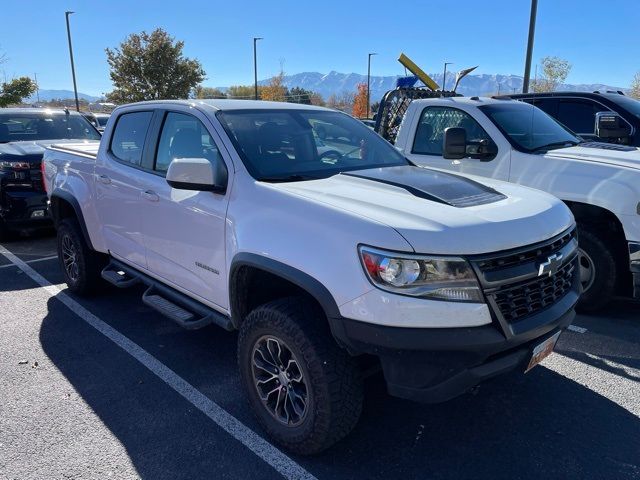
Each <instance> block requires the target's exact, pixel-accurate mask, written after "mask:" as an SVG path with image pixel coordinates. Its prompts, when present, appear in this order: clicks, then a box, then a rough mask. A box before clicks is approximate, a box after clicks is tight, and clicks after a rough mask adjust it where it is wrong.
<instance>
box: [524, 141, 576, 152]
mask: <svg viewBox="0 0 640 480" xmlns="http://www.w3.org/2000/svg"><path fill="white" fill-rule="evenodd" d="M579 143H580V142H574V141H573V140H566V141H564V142H553V143H548V144H546V145H541V146H539V147H536V148H534V149H533V150H531V152H539V151H540V150H553V149H554V148H562V147H575V146H576V145H578V144H579Z"/></svg>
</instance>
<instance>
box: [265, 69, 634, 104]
mask: <svg viewBox="0 0 640 480" xmlns="http://www.w3.org/2000/svg"><path fill="white" fill-rule="evenodd" d="M429 75H430V76H431V78H433V80H435V82H436V83H438V84H439V85H441V84H442V77H443V74H442V73H432V74H429ZM398 78H400V75H395V76H371V99H372V102H373V101H375V100H376V99H380V98H382V96H383V95H384V94H385V92H387V91H388V90H391V89H393V88H395V87H396V80H397V79H398ZM268 82H269V80H268V79H267V80H261V81H259V82H258V83H259V84H261V85H265V84H267V83H268ZM454 82H455V72H447V85H446V87H447V88H448V89H451V88H453V85H454ZM359 83H367V76H366V75H362V74H359V73H340V72H335V71H332V72H329V73H327V74H323V73H318V72H304V73H296V74H295V75H287V76H285V77H284V84H285V85H286V86H287V87H289V88H293V87H301V88H304V89H307V90H311V91H314V92H317V93H319V94H320V95H322V96H323V97H324V98H325V99H327V98H328V97H329V96H330V95H331V94H336V95H339V94H340V93H342V92H344V91H348V92H355V91H356V89H357V85H358V84H359ZM522 83H523V78H522V77H521V76H519V75H490V74H479V75H473V74H470V75H467V76H466V77H464V78H463V79H462V80H461V81H460V86H459V87H458V92H459V93H461V94H463V95H495V94H496V93H502V94H508V93H514V92H521V91H522ZM558 90H573V91H581V92H592V91H594V90H601V91H602V90H623V89H622V88H620V87H614V86H610V85H604V84H564V85H561V86H560V88H559V89H558Z"/></svg>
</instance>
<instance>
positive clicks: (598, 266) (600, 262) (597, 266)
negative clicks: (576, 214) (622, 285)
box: [577, 226, 618, 312]
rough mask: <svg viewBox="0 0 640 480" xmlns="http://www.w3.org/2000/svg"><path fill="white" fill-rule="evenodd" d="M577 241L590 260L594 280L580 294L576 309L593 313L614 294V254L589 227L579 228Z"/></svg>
mask: <svg viewBox="0 0 640 480" xmlns="http://www.w3.org/2000/svg"><path fill="white" fill-rule="evenodd" d="M578 241H579V245H580V249H582V250H584V251H585V252H586V254H587V255H588V256H589V257H590V258H591V260H592V263H593V269H594V278H593V283H592V284H591V286H590V287H589V288H588V289H587V290H586V291H584V292H583V293H582V296H581V297H580V301H579V302H578V306H577V309H578V311H580V312H593V311H596V310H599V309H601V308H603V307H604V306H606V305H607V304H608V303H609V302H610V301H611V299H612V298H613V296H614V294H615V287H616V276H617V273H618V268H617V264H616V259H615V253H614V250H613V247H612V244H611V242H607V241H606V240H604V239H603V238H602V237H601V235H599V234H598V233H596V231H595V229H594V228H593V227H590V226H581V227H579V230H578ZM581 261H583V260H582V259H581Z"/></svg>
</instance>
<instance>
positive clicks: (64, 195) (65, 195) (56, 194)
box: [51, 188, 95, 250]
mask: <svg viewBox="0 0 640 480" xmlns="http://www.w3.org/2000/svg"><path fill="white" fill-rule="evenodd" d="M55 198H59V199H60V200H64V201H65V202H67V203H68V204H69V205H71V207H72V208H73V211H74V212H75V214H76V219H77V220H78V224H79V225H80V231H82V236H83V238H84V241H85V242H87V246H88V247H89V248H90V249H91V250H95V249H94V248H93V244H92V243H91V238H90V237H89V231H88V230H87V225H86V223H85V221H84V215H83V214H82V208H80V203H79V202H78V200H76V198H75V197H74V196H73V195H71V194H70V193H69V192H66V191H64V190H61V189H59V188H56V189H54V190H53V192H51V217H52V218H53V224H54V225H55V226H56V227H57V226H58V224H59V223H60V218H59V215H58V212H57V211H56V210H57V209H56V208H54V207H53V205H54V202H53V200H54V199H55Z"/></svg>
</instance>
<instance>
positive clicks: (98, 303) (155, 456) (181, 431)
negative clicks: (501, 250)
mask: <svg viewBox="0 0 640 480" xmlns="http://www.w3.org/2000/svg"><path fill="white" fill-rule="evenodd" d="M139 294H140V292H136V291H135V289H133V290H132V291H131V292H120V293H118V295H119V297H118V299H117V300H115V297H114V296H112V295H111V296H108V297H107V296H104V297H98V298H96V299H91V300H85V299H78V301H79V302H81V303H82V304H83V305H84V306H85V307H86V308H89V309H90V310H91V311H92V313H94V314H95V315H97V316H98V317H99V318H101V319H102V320H103V321H105V322H107V323H108V324H109V325H111V326H112V327H113V328H115V329H116V330H118V331H119V332H120V333H122V334H123V335H125V336H127V337H128V338H129V339H131V340H132V341H134V342H136V343H137V344H138V345H140V346H141V347H142V348H144V349H145V350H147V351H148V352H149V353H151V354H152V355H153V356H154V357H156V358H157V359H158V360H159V361H161V362H162V363H163V364H165V365H166V366H168V367H169V368H171V369H172V370H173V371H174V372H176V373H177V374H178V375H180V376H182V377H183V378H184V379H185V380H187V381H188V382H189V383H191V385H193V386H195V387H196V388H198V389H199V390H200V391H201V392H202V393H204V394H205V395H207V396H208V397H209V398H211V399H212V400H214V401H215V402H217V403H218V404H219V405H220V406H222V407H223V408H224V409H226V410H227V411H228V412H229V413H231V414H232V415H234V416H235V417H236V418H238V419H239V420H240V421H242V422H243V423H245V424H246V425H247V426H249V427H250V428H252V429H253V430H254V431H256V432H257V433H259V434H260V435H263V432H262V431H261V430H260V429H259V427H258V426H257V424H256V422H255V421H254V419H253V416H252V414H251V412H250V411H249V409H248V407H247V404H246V401H245V399H244V394H243V392H242V391H241V388H240V383H239V380H238V376H237V368H236V357H235V348H236V345H235V342H236V336H235V334H231V333H227V332H224V331H222V330H219V329H215V328H206V329H203V330H201V331H199V332H185V331H183V330H181V329H180V328H179V327H177V326H174V325H173V324H172V323H170V322H168V321H165V320H164V319H162V318H159V317H158V316H157V315H156V314H154V313H153V312H152V311H150V310H149V309H148V308H147V307H145V306H144V305H141V303H140V302H139ZM48 307H49V310H48V312H49V313H48V315H47V316H46V317H45V318H44V320H43V321H42V326H41V330H40V341H41V343H42V347H43V349H44V351H45V353H46V354H47V355H48V357H49V358H50V359H51V361H52V362H53V363H54V364H55V366H56V367H57V368H58V369H59V370H60V371H61V372H62V373H63V374H64V376H65V377H66V378H67V379H68V381H69V382H70V383H71V385H72V386H73V388H74V389H75V391H76V392H77V394H78V395H79V397H80V398H81V399H82V401H84V402H86V404H87V405H88V406H89V407H90V408H91V409H92V410H93V412H95V414H96V415H97V416H98V417H99V419H100V420H101V421H102V422H103V424H104V425H105V426H106V427H107V428H108V429H109V430H110V431H111V432H112V433H113V435H114V436H115V437H116V438H117V439H118V441H119V442H120V443H121V444H122V445H123V446H124V448H126V451H127V454H128V455H129V458H130V461H131V462H132V463H133V465H134V466H135V468H136V469H137V472H138V474H139V475H140V476H141V477H142V478H153V479H160V478H172V479H173V478H220V477H230V478H278V475H277V474H276V473H275V471H274V470H272V469H271V468H270V467H268V466H267V464H265V463H263V462H262V461H261V460H259V459H258V457H256V456H255V455H253V454H252V453H250V452H249V451H248V450H247V449H245V448H244V447H243V446H242V445H241V444H240V443H239V442H236V441H235V440H233V439H232V438H231V437H229V436H228V435H227V434H226V433H225V432H224V431H222V430H221V429H220V428H218V427H217V426H216V425H215V424H214V423H213V422H212V421H211V420H210V419H208V418H207V417H205V416H204V415H203V414H201V413H200V412H199V411H198V410H196V409H195V408H194V407H193V406H192V405H191V404H189V403H188V402H187V401H186V400H184V399H183V398H182V397H180V396H179V395H178V394H177V393H175V392H174V391H173V390H172V389H171V388H169V387H167V385H166V384H164V383H163V382H162V381H161V380H160V379H158V378H157V377H155V376H154V375H153V374H152V373H150V372H149V371H148V370H147V369H146V368H145V367H143V366H142V365H140V364H139V363H138V362H137V361H136V360H134V359H133V358H132V357H130V356H129V355H128V354H127V353H126V352H124V351H123V350H121V349H120V348H119V347H117V346H116V345H115V344H113V343H112V342H111V341H109V340H108V339H107V338H106V337H104V336H102V335H101V334H100V333H98V332H97V331H95V330H94V329H93V328H92V327H90V326H89V325H88V324H87V323H85V322H84V321H82V320H81V319H80V318H78V317H76V316H75V315H73V314H71V313H70V312H69V311H68V310H67V309H66V307H64V306H63V305H62V304H61V303H60V302H58V301H57V300H56V299H55V298H53V299H50V300H49V304H48ZM366 390H367V392H366V393H367V396H366V403H365V408H364V412H363V415H362V419H361V421H360V423H359V424H358V426H357V427H356V429H355V430H354V432H353V433H352V434H351V435H350V436H349V437H348V438H347V439H345V440H343V441H342V442H340V443H339V444H337V445H336V446H335V447H333V448H331V449H330V450H328V451H326V452H324V453H322V454H320V455H318V456H315V457H308V458H304V457H295V460H296V461H298V462H299V463H300V464H301V465H302V466H304V467H305V468H306V469H307V470H309V471H310V472H311V473H313V474H314V475H315V476H317V477H318V478H332V479H335V478H345V479H346V478H349V479H351V478H385V479H388V478H407V479H410V478H435V479H445V478H455V479H459V478H471V477H473V478H491V479H495V478H540V477H541V476H542V475H545V476H547V477H549V478H566V479H568V478H599V479H605V478H611V479H616V480H619V479H625V478H629V479H631V478H638V474H639V473H640V467H639V466H638V452H640V420H639V419H638V418H637V417H636V416H634V415H632V414H631V413H630V412H628V411H627V410H625V409H623V408H622V407H620V406H619V405H617V404H616V403H614V402H612V401H610V400H608V399H607V398H605V397H603V396H601V395H599V394H597V393H595V392H593V391H591V390H589V389H587V388H585V387H583V386H581V385H579V384H577V383H575V382H573V381H571V380H569V379H567V378H565V377H563V376H561V375H559V374H557V373H555V372H553V371H551V370H548V369H546V368H544V367H537V368H536V369H534V370H533V371H532V372H531V373H529V374H527V375H526V376H522V375H520V374H513V375H508V376H503V377H500V378H499V379H496V380H494V381H492V382H489V383H487V384H486V385H484V386H483V387H482V388H481V389H480V390H479V391H478V392H477V393H476V394H474V395H471V394H468V395H464V396H462V397H459V398H457V399H455V400H453V401H450V402H448V403H445V404H439V405H420V404H416V403H412V402H407V401H403V400H399V399H395V398H392V397H389V396H388V395H387V394H386V392H385V390H384V386H383V385H382V383H381V378H379V377H377V376H374V377H372V378H370V379H369V380H368V381H367V387H366ZM68 421H73V419H68ZM87 462H88V463H89V464H90V463H91V459H87Z"/></svg>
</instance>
